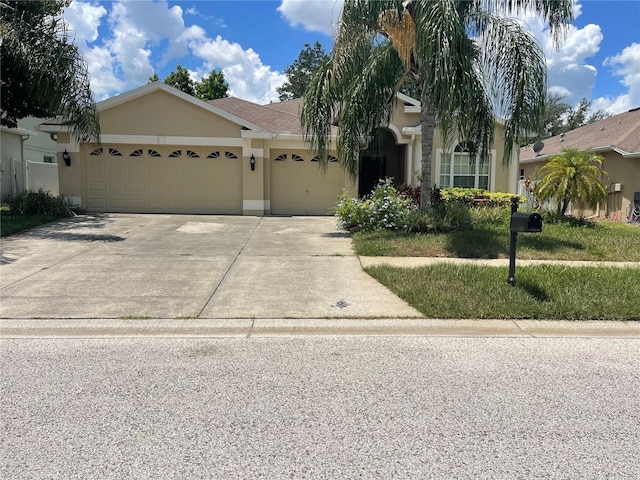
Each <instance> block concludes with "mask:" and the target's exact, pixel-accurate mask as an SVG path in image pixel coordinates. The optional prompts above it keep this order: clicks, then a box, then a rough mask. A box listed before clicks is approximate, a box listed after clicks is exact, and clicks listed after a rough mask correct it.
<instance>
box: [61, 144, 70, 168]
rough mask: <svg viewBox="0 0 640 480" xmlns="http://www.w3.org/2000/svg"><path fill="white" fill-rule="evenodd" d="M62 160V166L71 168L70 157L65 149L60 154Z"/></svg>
mask: <svg viewBox="0 0 640 480" xmlns="http://www.w3.org/2000/svg"><path fill="white" fill-rule="evenodd" d="M62 159H63V160H64V164H65V165H66V166H67V167H70V166H71V155H69V152H67V149H66V148H65V149H64V152H62Z"/></svg>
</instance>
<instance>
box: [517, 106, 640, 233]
mask: <svg viewBox="0 0 640 480" xmlns="http://www.w3.org/2000/svg"><path fill="white" fill-rule="evenodd" d="M540 147H541V148H540ZM563 148H577V149H579V150H588V151H592V152H595V153H597V154H599V155H601V156H602V157H603V158H604V162H603V165H602V168H603V170H604V171H606V172H607V174H608V175H609V178H608V179H607V180H606V182H607V184H608V192H609V194H608V199H607V204H606V205H600V206H599V207H598V208H597V209H596V210H595V211H594V210H591V209H588V208H584V209H583V208H581V206H580V205H577V206H574V208H573V211H574V212H576V210H577V211H579V212H580V213H582V214H584V215H585V216H594V217H599V218H608V219H611V220H616V221H625V220H626V219H627V218H628V216H629V214H630V212H631V209H632V208H633V205H634V203H635V204H636V205H640V108H634V109H632V110H629V111H628V112H625V113H621V114H619V115H613V116H611V117H608V118H605V119H603V120H600V121H597V122H594V123H591V124H589V125H584V126H582V127H579V128H576V129H574V130H570V131H568V132H565V133H562V134H560V135H556V136H555V137H550V138H547V139H545V140H544V141H542V142H541V144H538V145H537V146H536V147H535V149H536V150H537V152H536V151H534V146H533V145H527V146H525V147H522V148H521V149H520V176H521V178H523V179H530V180H531V181H533V182H535V181H536V180H538V179H539V173H538V169H539V168H540V167H541V166H542V165H544V164H545V163H546V162H547V161H548V160H549V159H550V158H552V157H554V156H555V155H558V154H560V153H561V152H562V149H563Z"/></svg>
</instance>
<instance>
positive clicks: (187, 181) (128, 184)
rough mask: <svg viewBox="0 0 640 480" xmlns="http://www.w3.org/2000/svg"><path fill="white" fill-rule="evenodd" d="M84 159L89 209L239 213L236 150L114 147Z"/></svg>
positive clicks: (86, 150) (239, 173)
mask: <svg viewBox="0 0 640 480" xmlns="http://www.w3.org/2000/svg"><path fill="white" fill-rule="evenodd" d="M83 157H84V159H85V161H86V176H85V179H86V182H85V185H86V198H87V200H86V208H87V210H89V211H94V212H129V213H209V214H242V160H241V159H242V152H241V150H240V149H238V148H224V147H222V148H220V147H188V146H187V147H185V146H158V145H125V144H115V145H103V146H102V147H100V148H95V147H84V149H83Z"/></svg>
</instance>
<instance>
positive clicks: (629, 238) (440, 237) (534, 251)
mask: <svg viewBox="0 0 640 480" xmlns="http://www.w3.org/2000/svg"><path fill="white" fill-rule="evenodd" d="M353 243H354V248H355V251H356V253H357V254H358V255H364V256H387V257H438V256H439V257H457V258H509V225H508V224H490V223H486V224H481V225H479V226H477V227H476V228H475V229H473V230H463V231H459V232H451V233H442V234H420V233H400V232H393V231H377V232H358V233H355V234H354V235H353ZM639 245H640V227H638V226H636V225H627V224H613V223H608V222H600V223H598V224H597V225H596V226H595V227H590V228H587V227H575V226H570V225H564V224H549V225H543V229H542V233H524V234H519V235H518V246H517V252H518V258H521V259H528V260H567V259H570V260H592V261H618V262H620V261H627V262H640V247H639Z"/></svg>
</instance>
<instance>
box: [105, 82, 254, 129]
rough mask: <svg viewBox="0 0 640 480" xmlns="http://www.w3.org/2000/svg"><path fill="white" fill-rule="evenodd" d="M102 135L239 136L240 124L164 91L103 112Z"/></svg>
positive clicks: (155, 92) (157, 91)
mask: <svg viewBox="0 0 640 480" xmlns="http://www.w3.org/2000/svg"><path fill="white" fill-rule="evenodd" d="M100 129H101V133H103V134H120V135H133V134H135V135H158V136H163V135H167V136H169V135H170V136H186V137H206V136H211V137H234V138H237V137H240V132H241V127H240V126H239V125H237V124H235V123H233V122H230V121H229V120H226V119H224V118H222V117H220V116H217V115H216V114H214V113H212V112H209V111H207V110H206V109H205V108H200V107H198V106H197V105H193V104H192V103H189V102H187V101H185V100H182V99H181V98H178V97H176V96H175V95H171V94H169V93H167V92H165V91H162V90H156V91H154V92H151V93H149V94H147V95H143V96H141V97H138V98H136V99H133V100H131V101H129V102H126V103H123V104H120V105H116V106H114V107H111V108H109V109H107V110H104V111H102V112H100Z"/></svg>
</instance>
